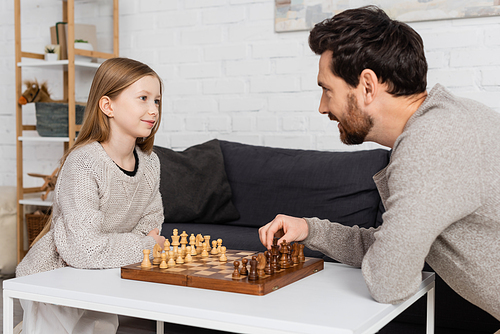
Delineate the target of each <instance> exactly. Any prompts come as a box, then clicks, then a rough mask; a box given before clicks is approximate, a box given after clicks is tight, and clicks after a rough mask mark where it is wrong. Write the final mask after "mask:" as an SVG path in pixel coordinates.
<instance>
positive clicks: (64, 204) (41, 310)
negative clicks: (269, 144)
mask: <svg viewBox="0 0 500 334" xmlns="http://www.w3.org/2000/svg"><path fill="white" fill-rule="evenodd" d="M161 91H162V82H161V79H160V78H159V76H158V75H157V74H156V73H155V72H154V71H153V70H152V69H151V68H149V67H148V66H147V65H145V64H142V63H140V62H138V61H135V60H131V59H126V58H113V59H109V60H107V61H105V62H104V63H102V65H101V66H100V67H99V69H98V70H97V72H96V74H95V77H94V80H93V82H92V86H91V88H90V94H89V98H88V102H87V108H86V111H85V118H84V121H83V124H82V128H81V131H80V133H79V135H78V139H77V140H76V142H75V144H74V145H73V146H72V147H71V148H70V149H69V150H68V151H67V152H66V154H65V155H64V156H63V158H62V159H61V166H62V167H61V169H60V172H59V176H58V180H57V184H56V187H55V190H54V204H53V207H52V217H51V221H50V223H49V224H47V226H46V227H45V228H44V230H43V231H42V233H40V235H39V236H38V238H37V239H36V240H35V241H34V245H33V247H32V248H31V249H30V251H29V252H28V254H27V255H26V257H25V258H24V259H23V261H22V262H21V263H20V264H19V265H18V267H17V270H16V275H17V276H25V275H30V274H34V273H39V272H43V271H47V270H52V269H56V268H61V267H64V266H71V267H75V268H84V269H87V268H88V269H90V268H95V269H102V268H116V267H121V266H123V265H128V264H132V263H135V262H140V261H141V260H142V250H143V249H145V248H149V249H152V248H153V246H154V244H155V243H158V244H159V245H163V243H164V241H165V238H164V237H162V236H160V235H159V233H160V229H161V224H162V223H163V207H162V201H161V195H160V192H159V181H160V163H159V160H158V157H157V156H156V154H154V153H153V152H152V149H153V142H154V135H155V133H156V131H157V130H158V126H159V124H160V119H161ZM21 304H22V306H23V309H24V319H23V333H101V332H102V333H114V332H116V329H117V327H118V317H117V316H116V315H111V314H105V313H99V312H91V311H85V310H80V309H74V308H68V307H61V306H56V305H47V304H43V303H37V302H27V301H21Z"/></svg>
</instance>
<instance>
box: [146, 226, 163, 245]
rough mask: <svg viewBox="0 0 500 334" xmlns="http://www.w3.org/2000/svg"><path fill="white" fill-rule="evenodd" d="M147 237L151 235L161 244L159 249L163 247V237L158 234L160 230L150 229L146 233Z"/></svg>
mask: <svg viewBox="0 0 500 334" xmlns="http://www.w3.org/2000/svg"><path fill="white" fill-rule="evenodd" d="M147 236H148V237H153V239H155V241H156V243H157V244H158V245H160V246H161V249H163V245H164V244H165V237H164V236H162V235H160V230H159V229H157V228H155V229H152V230H151V232H149V233H148V235H147Z"/></svg>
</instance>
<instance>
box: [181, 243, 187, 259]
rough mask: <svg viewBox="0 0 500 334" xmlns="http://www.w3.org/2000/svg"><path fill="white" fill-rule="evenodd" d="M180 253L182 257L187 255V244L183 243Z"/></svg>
mask: <svg viewBox="0 0 500 334" xmlns="http://www.w3.org/2000/svg"><path fill="white" fill-rule="evenodd" d="M180 253H181V256H182V257H184V256H186V244H181V250H180Z"/></svg>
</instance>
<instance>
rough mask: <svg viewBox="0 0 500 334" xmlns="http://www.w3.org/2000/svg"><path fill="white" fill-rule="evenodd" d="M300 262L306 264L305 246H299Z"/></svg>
mask: <svg viewBox="0 0 500 334" xmlns="http://www.w3.org/2000/svg"><path fill="white" fill-rule="evenodd" d="M299 262H306V257H305V256H304V245H303V244H299Z"/></svg>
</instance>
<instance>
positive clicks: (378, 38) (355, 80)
mask: <svg viewBox="0 0 500 334" xmlns="http://www.w3.org/2000/svg"><path fill="white" fill-rule="evenodd" d="M309 46H310V47H311V50H312V51H313V52H314V53H316V54H318V55H321V54H322V53H323V52H325V51H327V50H330V51H332V52H333V56H332V57H333V58H332V64H331V70H332V73H333V74H334V75H336V76H338V77H340V78H342V79H343V80H344V81H345V82H346V83H347V84H349V85H350V86H352V87H357V86H358V84H359V77H360V75H361V72H362V71H363V70H364V69H371V70H372V71H374V72H375V74H376V75H377V77H378V80H379V82H381V83H386V84H387V85H388V92H389V93H390V94H392V95H395V96H408V95H413V94H418V93H422V92H424V91H425V90H426V87H427V78H426V76H427V61H426V60H425V54H424V43H423V41H422V38H421V37H420V35H419V34H417V32H416V31H414V30H413V29H412V28H410V26H408V25H407V24H405V23H402V22H399V21H396V20H392V19H390V18H389V16H387V14H386V13H385V12H384V11H383V10H381V9H380V8H378V7H376V6H365V7H361V8H357V9H349V10H346V11H343V12H341V13H339V14H337V15H335V16H334V17H332V18H331V19H326V20H324V21H323V22H320V23H318V24H316V26H315V27H314V28H313V29H312V30H311V33H310V35H309Z"/></svg>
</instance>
